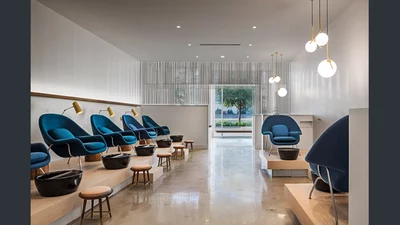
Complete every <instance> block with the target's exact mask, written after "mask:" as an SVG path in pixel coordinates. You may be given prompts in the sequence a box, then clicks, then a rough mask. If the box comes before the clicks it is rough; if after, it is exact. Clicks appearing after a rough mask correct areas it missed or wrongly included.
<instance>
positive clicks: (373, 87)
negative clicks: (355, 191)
mask: <svg viewBox="0 0 400 225" xmlns="http://www.w3.org/2000/svg"><path fill="white" fill-rule="evenodd" d="M399 9H400V7H399V2H398V1H379V0H370V1H369V88H370V89H369V92H370V94H369V106H370V113H369V132H370V133H369V146H370V148H369V151H370V153H369V160H370V161H369V183H370V186H369V187H370V189H369V211H370V214H369V219H370V221H369V222H370V224H371V225H375V224H378V225H381V224H400V219H399V209H400V207H399V203H400V185H399V180H400V176H399V175H400V166H399V165H400V145H399V143H398V140H400V115H399V114H400V110H399V108H400V94H399V90H400V88H399V87H400V72H399V67H400V57H399V52H400V49H399V40H400V35H399V30H398V28H399V25H398V24H399Z"/></svg>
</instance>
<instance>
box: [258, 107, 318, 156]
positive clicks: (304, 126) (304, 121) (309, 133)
mask: <svg viewBox="0 0 400 225" xmlns="http://www.w3.org/2000/svg"><path fill="white" fill-rule="evenodd" d="M268 116H270V115H269V114H262V115H254V116H253V132H252V138H253V148H255V149H257V150H266V149H268V150H269V148H270V146H271V142H270V140H269V136H267V135H266V136H264V135H262V134H261V127H262V124H263V122H264V120H265V119H266V118H267V117H268ZM290 116H291V117H292V118H293V119H294V120H295V121H296V122H297V124H298V125H299V127H300V129H301V131H302V135H301V136H300V142H299V144H297V147H298V148H300V149H307V150H309V149H310V148H311V146H312V144H313V143H314V129H313V128H314V125H313V123H314V120H313V118H314V117H313V116H312V115H290ZM275 147H276V146H273V149H275Z"/></svg>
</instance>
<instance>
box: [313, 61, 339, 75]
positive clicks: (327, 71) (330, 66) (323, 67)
mask: <svg viewBox="0 0 400 225" xmlns="http://www.w3.org/2000/svg"><path fill="white" fill-rule="evenodd" d="M336 70H337V66H336V63H335V62H334V61H333V60H331V59H325V60H324V61H322V62H321V63H320V64H319V65H318V73H319V75H321V77H324V78H329V77H332V76H333V75H335V73H336Z"/></svg>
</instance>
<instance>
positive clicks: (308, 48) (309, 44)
mask: <svg viewBox="0 0 400 225" xmlns="http://www.w3.org/2000/svg"><path fill="white" fill-rule="evenodd" d="M305 48H306V51H307V52H310V53H311V52H315V50H317V43H315V41H307V43H306V45H305Z"/></svg>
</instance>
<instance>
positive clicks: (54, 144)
mask: <svg viewBox="0 0 400 225" xmlns="http://www.w3.org/2000/svg"><path fill="white" fill-rule="evenodd" d="M39 128H40V132H41V133H42V137H43V139H44V141H45V143H46V144H47V145H48V146H49V148H50V149H52V150H53V151H54V152H55V153H56V154H57V155H58V156H60V157H63V158H71V157H79V168H80V169H82V163H81V159H80V157H81V156H86V155H93V154H98V153H102V152H104V151H105V150H106V149H107V143H106V141H105V140H104V138H103V137H102V136H100V135H94V136H92V135H90V134H88V133H87V132H86V131H85V130H84V129H82V128H81V127H80V126H79V125H78V124H76V123H75V122H74V121H72V120H71V119H70V118H68V117H66V116H63V115H60V114H52V113H49V114H43V115H42V116H40V118H39ZM68 163H69V160H68Z"/></svg>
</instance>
